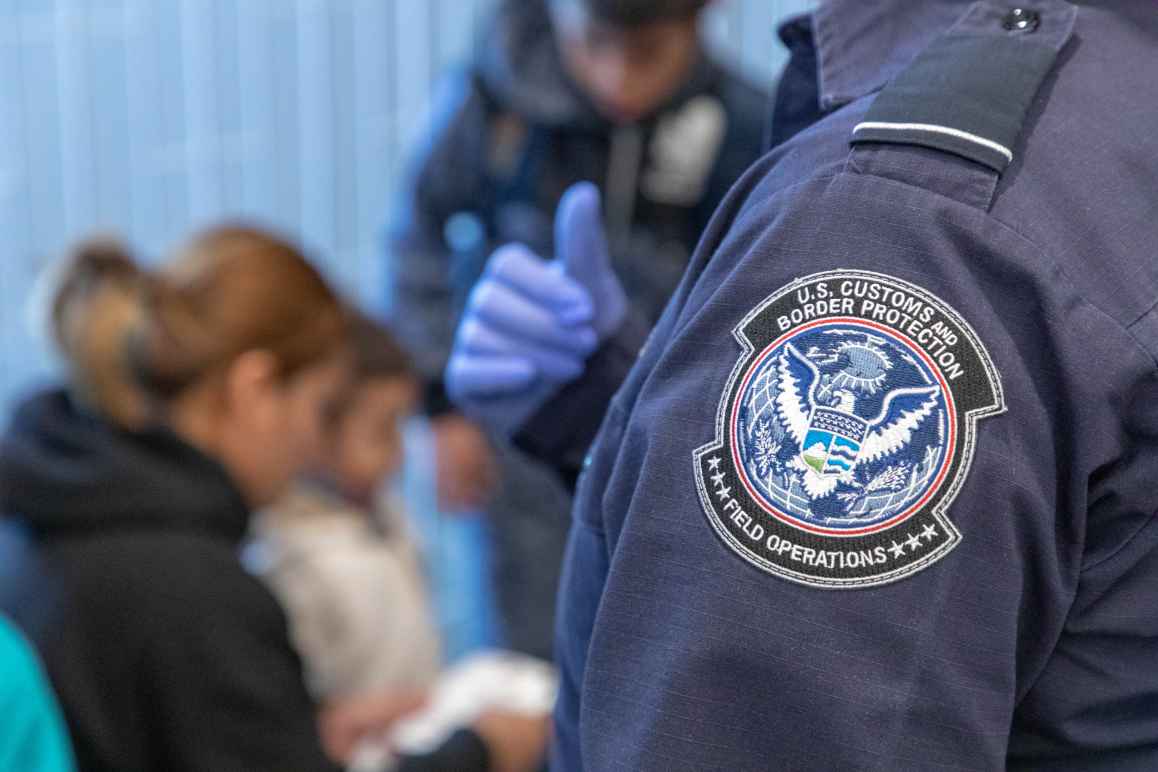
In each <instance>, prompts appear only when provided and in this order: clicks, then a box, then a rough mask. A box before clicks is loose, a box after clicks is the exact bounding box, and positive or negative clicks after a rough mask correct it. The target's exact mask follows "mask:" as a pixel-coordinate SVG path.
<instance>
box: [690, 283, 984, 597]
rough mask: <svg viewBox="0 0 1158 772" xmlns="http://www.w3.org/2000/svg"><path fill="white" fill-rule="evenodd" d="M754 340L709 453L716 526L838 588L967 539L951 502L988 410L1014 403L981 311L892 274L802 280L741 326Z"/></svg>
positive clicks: (880, 576) (888, 575) (771, 563)
mask: <svg viewBox="0 0 1158 772" xmlns="http://www.w3.org/2000/svg"><path fill="white" fill-rule="evenodd" d="M733 334H734V336H735V338H736V340H737V342H738V343H739V344H740V346H741V349H742V353H741V355H740V357H739V359H738V360H737V362H736V365H735V367H734V368H733V370H732V373H731V375H730V377H729V379H728V382H727V385H726V386H725V388H724V393H723V395H722V397H721V399H720V403H719V407H718V409H717V414H716V416H717V417H716V439H715V440H714V441H713V442H711V443H709V444H708V445H705V446H703V447H701V448H699V449H697V450H696V451H695V476H696V483H697V487H698V489H699V494H700V499H701V501H702V503H703V507H704V511H705V514H706V515H707V517H708V520H709V522H710V523H711V525H712V527H713V528H714V529H715V531H716V533H717V534H718V535H719V536H720V538H721V539H722V540H723V541H724V543H725V544H726V545H727V546H728V547H729V548H731V549H732V550H733V551H734V552H735V553H736V554H738V555H739V556H740V557H742V558H743V559H745V560H747V561H748V562H749V563H751V564H752V565H754V566H756V567H758V568H760V569H762V570H764V571H767V572H769V573H772V574H775V575H777V576H781V577H783V578H786V579H789V580H792V581H795V582H799V583H802V584H808V585H813V586H817V587H826V588H855V587H866V586H873V585H879V584H885V583H887V582H892V581H896V580H897V579H901V578H903V577H906V576H910V575H912V574H913V573H915V572H917V571H920V570H921V569H923V568H926V567H928V566H929V565H931V564H932V563H934V562H935V561H936V560H938V559H940V558H941V557H943V556H944V555H946V554H947V553H948V552H949V551H950V550H951V549H953V547H954V546H956V545H957V543H959V542H960V540H961V534H960V532H959V531H958V530H957V528H956V526H954V524H953V523H952V521H951V520H950V519H949V517H948V509H949V506H950V505H951V504H952V502H953V499H954V498H955V497H956V495H957V492H958V490H959V489H960V487H961V484H962V483H963V482H964V480H965V478H966V476H967V474H968V472H969V466H970V463H971V461H972V456H973V447H974V441H975V434H976V423H977V421H978V420H979V419H981V418H984V417H986V416H991V415H995V414H997V413H1000V412H1002V411H1004V410H1005V403H1004V397H1003V395H1002V391H1001V379H1000V376H999V374H998V372H997V370H996V368H995V367H994V366H993V362H992V360H991V359H990V357H989V354H988V352H987V351H986V350H985V348H984V346H983V345H982V344H981V342H980V340H979V339H978V338H977V335H976V333H975V332H974V331H973V329H972V328H971V327H970V326H969V324H968V323H967V322H966V321H965V320H964V319H963V318H962V317H961V316H960V315H959V314H958V313H957V312H956V311H955V310H954V309H952V308H950V307H949V306H948V305H947V304H946V303H944V302H943V301H941V300H940V299H939V298H937V297H936V296H934V295H932V294H931V293H929V292H927V291H925V290H924V289H922V288H921V287H918V286H916V285H914V284H911V283H909V282H906V281H902V280H900V279H897V278H894V277H891V276H887V275H884V274H880V273H873V272H867V271H854V270H845V271H829V272H825V273H819V274H814V275H812V276H808V277H805V278H802V279H798V280H797V281H795V282H793V283H792V284H790V285H789V286H787V287H784V288H782V289H780V290H778V291H777V292H776V293H774V294H773V295H771V296H770V297H768V298H767V299H765V300H764V302H762V303H761V304H760V305H759V306H757V307H756V308H754V309H753V310H752V311H751V312H749V313H748V314H747V316H745V317H744V319H743V320H742V321H741V322H740V324H739V325H737V326H736V328H735V330H734V331H733Z"/></svg>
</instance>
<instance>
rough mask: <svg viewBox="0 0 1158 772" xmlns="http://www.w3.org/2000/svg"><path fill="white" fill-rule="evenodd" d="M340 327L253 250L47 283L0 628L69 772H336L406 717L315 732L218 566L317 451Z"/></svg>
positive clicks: (118, 259)
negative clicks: (42, 699)
mask: <svg viewBox="0 0 1158 772" xmlns="http://www.w3.org/2000/svg"><path fill="white" fill-rule="evenodd" d="M347 323H348V314H347V311H346V309H345V308H344V306H343V304H342V303H341V302H340V301H339V299H338V298H337V296H336V295H335V294H334V292H333V291H332V290H331V289H330V287H329V286H328V285H327V284H326V282H325V281H324V280H323V279H322V277H321V276H320V275H319V273H318V272H317V271H316V270H315V269H314V268H313V267H312V266H311V265H310V264H309V263H308V262H307V261H306V260H305V259H304V258H303V257H302V256H301V254H300V253H299V252H298V251H297V250H296V249H295V248H294V247H293V246H291V245H290V244H287V243H286V242H284V241H281V240H279V239H277V238H274V237H272V236H270V235H268V234H265V233H262V232H260V231H257V230H253V229H249V228H241V227H227V228H218V229H214V230H211V231H208V232H207V233H204V234H201V235H200V236H198V237H197V238H195V239H194V240H193V241H192V242H191V243H190V244H188V245H187V246H186V247H185V248H184V249H182V250H181V251H180V252H179V253H178V254H177V255H176V257H175V258H173V259H172V260H169V261H167V262H166V263H164V264H163V266H162V267H161V268H160V269H158V270H146V269H145V268H143V267H142V266H140V265H139V264H138V263H137V262H136V261H134V260H133V259H132V257H131V256H130V255H128V254H127V253H126V252H125V250H124V249H123V248H121V247H120V246H119V245H116V244H111V243H104V242H101V243H90V244H86V245H84V246H82V247H81V248H79V249H78V250H77V252H76V253H75V254H74V255H73V257H72V258H71V259H70V260H69V261H68V263H67V264H66V265H65V266H64V269H63V271H62V272H61V276H60V277H59V282H58V286H57V288H56V292H55V295H54V298H53V304H52V324H53V332H54V334H55V338H56V340H57V342H58V344H59V347H60V349H61V352H62V353H63V355H64V357H65V360H66V362H67V365H68V371H69V372H68V382H67V383H66V384H63V385H62V386H60V387H57V388H53V389H49V390H46V391H44V392H42V393H39V394H36V395H34V396H33V397H31V398H30V399H29V400H28V401H27V402H26V403H24V404H23V405H22V406H21V407H20V408H19V409H18V411H17V412H16V414H15V417H14V419H13V422H12V425H11V427H10V428H9V429H8V431H7V433H6V434H5V435H4V437H3V440H2V442H0V514H2V517H0V554H2V555H3V563H2V564H0V565H2V567H3V569H4V570H3V571H0V609H3V610H4V611H5V612H7V613H8V614H9V616H10V617H11V618H12V619H13V620H14V621H15V622H16V623H17V624H18V625H19V626H20V627H21V628H22V630H23V632H24V633H25V634H26V635H27V636H28V637H29V638H30V639H31V640H32V641H33V643H34V644H35V646H36V648H37V649H38V651H39V653H40V655H41V657H42V659H43V660H44V663H45V665H46V669H47V671H48V674H49V677H50V679H51V680H52V683H53V686H54V687H55V690H56V693H57V696H58V698H59V700H60V702H61V705H62V707H63V709H64V714H65V717H66V719H67V721H68V724H69V729H70V730H71V735H72V739H73V745H74V750H75V752H76V757H77V762H78V765H79V767H80V768H81V769H84V770H118V771H119V772H136V771H141V772H144V771H145V770H174V771H175V772H179V771H181V770H255V771H261V770H288V769H293V770H303V771H305V770H309V771H310V772H337V770H339V769H341V763H342V762H344V761H345V759H344V758H343V756H342V753H341V751H342V749H343V748H344V746H345V745H346V744H347V743H348V740H345V739H343V740H342V741H341V742H336V741H334V740H333V738H335V737H337V738H347V737H355V736H357V735H359V734H362V733H365V732H368V731H373V730H375V729H380V728H381V727H383V726H385V725H388V724H389V723H390V722H392V721H393V720H394V719H396V718H397V717H398V716H399V715H400V714H401V713H403V712H405V711H406V710H407V709H413V707H414V700H413V699H412V698H411V697H410V696H409V695H401V696H399V695H393V694H392V695H381V696H380V697H379V698H378V699H376V700H375V701H373V702H363V703H361V704H360V705H359V706H358V710H357V711H353V712H351V711H332V710H330V709H327V710H325V711H324V712H323V711H320V710H319V707H318V705H317V704H316V703H315V701H314V700H313V699H312V698H311V697H310V695H309V693H308V691H307V689H306V686H305V682H304V678H303V673H302V667H301V662H300V660H299V657H298V655H297V653H296V651H295V649H294V647H293V646H292V645H291V642H290V637H289V633H288V630H287V625H286V620H285V615H284V613H283V611H282V608H281V606H280V605H279V604H278V602H277V601H276V599H275V598H274V597H273V595H272V594H271V593H270V592H269V591H268V590H267V589H266V588H265V586H264V585H263V584H262V583H261V582H260V581H259V580H258V579H256V578H254V577H252V576H250V575H249V574H248V573H247V572H246V571H245V569H244V568H243V566H242V564H241V560H240V558H239V555H238V544H239V542H240V541H241V539H242V537H243V536H244V535H245V533H246V532H247V530H248V527H249V521H250V518H251V514H252V512H254V511H255V510H256V509H259V508H261V507H264V506H268V505H269V504H271V503H272V502H273V501H275V500H277V499H278V498H280V497H281V496H282V495H283V494H284V493H285V491H286V489H287V488H288V486H289V484H290V483H291V482H292V481H293V480H294V479H295V478H296V476H297V475H299V474H300V473H301V472H302V471H303V469H304V468H305V466H306V465H307V462H309V461H310V460H311V459H312V458H313V454H314V453H315V452H316V448H317V446H318V442H319V437H320V434H321V429H322V425H323V417H324V414H325V412H326V410H327V409H328V407H329V406H331V405H333V404H334V401H335V400H336V399H337V398H338V397H339V396H340V392H341V388H342V385H343V384H344V382H345V373H346V348H347V343H346V341H347V334H346V328H347ZM351 727H352V728H353V729H351ZM320 729H321V730H324V731H325V736H326V738H327V742H325V743H324V742H323V736H322V732H321V731H320ZM514 731H517V732H519V733H521V732H523V728H522V727H521V726H516V727H514V728H513V729H512V728H509V727H508V726H507V725H504V724H502V723H501V722H499V723H497V724H496V723H492V724H489V725H488V726H486V727H485V728H484V727H481V726H480V727H479V728H478V731H477V732H467V733H463V734H461V735H459V736H457V737H456V738H452V741H451V742H450V743H448V744H447V745H446V746H444V747H443V748H441V749H439V750H438V751H436V752H435V754H434V755H433V756H430V757H428V758H425V759H411V760H407V761H406V762H405V763H404V764H403V765H402V769H406V768H407V766H408V765H409V766H410V767H411V768H417V769H442V770H457V769H462V768H467V767H469V766H470V765H478V764H480V763H486V762H487V761H489V762H490V763H491V764H492V768H495V769H500V768H501V767H499V766H496V763H497V762H501V761H502V760H503V759H504V758H505V757H503V756H501V755H499V754H498V753H496V752H493V751H491V750H490V745H489V743H494V744H495V746H496V747H502V748H506V747H508V745H507V744H504V743H503V742H495V740H494V737H495V736H500V737H501V735H502V734H503V733H504V732H514ZM327 748H328V749H329V750H330V751H331V753H327Z"/></svg>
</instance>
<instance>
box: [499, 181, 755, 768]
mask: <svg viewBox="0 0 1158 772" xmlns="http://www.w3.org/2000/svg"><path fill="white" fill-rule="evenodd" d="M741 202H742V196H740V195H734V196H731V197H729V198H728V199H726V200H725V201H724V203H723V204H722V205H721V207H720V210H719V211H717V212H716V214H715V215H714V216H713V217H712V220H711V222H710V223H709V224H708V228H707V229H706V230H705V232H704V235H703V237H702V238H701V240H700V244H699V246H698V247H697V249H696V252H695V254H694V255H693V256H692V260H691V262H690V263H689V265H688V269H687V271H685V273H684V276H683V279H682V280H681V281H680V285H679V287H677V288H676V291H675V293H674V294H673V295H672V297H671V299H670V300H669V301H668V304H667V306H666V307H665V308H664V311H663V314H662V315H661V316H660V319H659V321H658V322H657V323H656V325H655V327H654V328H653V329H652V330H651V332H650V333H646V331H645V329H644V328H643V326H642V324H641V323H640V322H638V320H636V321H629V323H628V326H627V328H625V329H626V331H625V334H624V336H623V338H622V339H621V340H620V341H619V342H617V343H614V344H613V345H614V347H615V348H612V349H609V350H606V351H602V350H601V351H600V352H598V354H597V356H598V357H599V359H598V360H597V361H596V363H595V364H594V365H593V366H589V368H588V371H587V372H585V373H584V376H583V378H582V379H581V380H580V382H579V384H578V385H577V386H576V389H579V390H584V392H585V395H586V396H585V398H581V400H580V401H581V403H582V404H583V405H585V406H586V409H587V411H588V412H587V413H586V414H582V413H581V414H577V415H575V416H574V419H575V420H570V421H557V422H556V424H557V425H556V426H555V428H554V429H552V428H551V423H550V421H548V420H546V416H548V415H549V411H547V410H544V411H542V412H541V413H540V414H539V416H537V417H536V418H537V419H539V418H540V417H542V420H536V421H534V422H532V425H533V426H534V427H537V428H541V430H542V431H543V436H544V437H550V436H555V435H554V434H551V432H552V431H553V432H555V433H558V432H560V428H559V427H563V429H564V432H563V434H562V435H561V436H563V437H565V436H566V432H567V431H571V432H575V433H576V434H577V435H578V436H579V437H580V439H579V440H578V441H576V442H573V443H572V444H570V445H568V444H567V443H566V442H565V441H562V442H559V443H558V444H556V445H554V446H553V450H552V449H547V450H546V452H547V453H548V454H549V457H550V458H551V459H552V461H553V462H554V463H555V465H556V469H558V470H559V471H560V472H561V473H562V474H563V475H564V476H567V475H573V476H572V477H570V479H571V480H572V481H574V482H575V485H576V499H575V504H574V506H573V508H572V523H571V530H570V533H569V535H568V542H567V549H566V553H565V554H564V558H563V570H562V576H561V578H560V584H559V599H558V604H557V611H556V615H555V620H556V622H555V661H556V665H557V666H558V668H559V679H560V683H559V697H558V699H557V700H556V702H555V711H554V716H553V728H554V731H553V732H552V738H551V748H550V758H551V768H552V769H553V770H561V771H562V772H572V771H574V772H581V771H582V770H583V769H584V768H585V767H584V764H583V760H582V753H581V747H580V746H581V743H580V714H581V712H582V696H583V682H584V677H585V673H586V669H587V653H588V648H589V646H590V643H591V637H592V634H593V631H594V628H595V624H596V617H597V615H598V612H599V605H600V601H601V597H602V594H603V592H604V589H605V584H606V580H607V572H608V570H609V567H610V563H609V557H610V550H609V545H608V542H607V535H606V533H605V530H604V519H603V511H602V503H601V501H602V494H601V491H600V486H601V485H602V484H603V482H604V481H605V480H606V478H607V475H608V474H609V473H610V472H611V469H610V468H607V467H603V468H600V467H599V466H595V468H591V465H589V464H588V463H587V461H588V456H587V455H586V454H587V453H588V447H589V446H590V447H591V448H592V451H591V455H590V459H591V461H593V462H594V464H596V465H599V464H606V463H607V459H608V458H609V456H608V454H607V453H606V452H603V453H596V452H595V451H594V449H595V448H601V449H605V448H614V447H617V445H618V443H619V441H620V439H621V437H622V432H623V428H624V424H625V422H626V421H627V418H628V416H629V414H630V412H631V409H632V406H633V404H634V401H635V399H636V397H637V396H638V393H639V387H640V382H641V377H642V374H644V373H647V372H649V371H650V369H651V368H652V367H653V366H654V365H655V362H656V361H657V360H658V358H659V357H660V355H661V353H662V351H663V342H664V341H665V340H667V339H668V338H669V337H670V336H671V335H672V334H674V332H675V330H676V325H677V322H678V319H679V316H680V313H681V312H682V311H683V310H684V308H685V306H686V304H687V302H688V298H689V296H690V293H691V290H692V288H693V287H694V286H695V283H696V281H697V280H698V279H699V277H700V275H701V274H702V272H703V271H704V269H705V267H706V266H707V264H708V260H709V258H710V256H711V255H712V254H713V253H714V252H715V250H716V249H718V248H719V245H720V241H721V239H722V238H723V237H724V235H725V234H726V233H727V230H728V227H729V224H730V222H731V221H732V218H734V217H735V215H736V211H737V209H738V207H739V206H740V204H741ZM629 320H630V317H629ZM632 330H634V331H632ZM645 336H646V340H645ZM633 338H634V340H633ZM625 341H631V342H628V343H625ZM635 341H640V342H635ZM604 348H605V349H607V348H608V347H607V346H605V347H604ZM616 350H618V353H614V352H615V351H616ZM629 352H630V355H629ZM604 357H605V358H606V359H604ZM601 363H602V364H601ZM601 367H603V368H605V369H603V370H602V371H601V370H600V368H601ZM592 382H595V383H600V382H601V383H602V386H598V385H596V386H592V385H591V383H592ZM600 395H601V396H602V399H603V400H604V401H603V402H600V401H599V398H600ZM561 396H562V395H561ZM562 401H563V400H562V399H561V398H556V399H555V400H553V401H552V402H551V403H550V404H551V405H557V409H558V410H561V411H566V410H567V409H568V408H566V407H565V406H563V405H562V404H561V403H562ZM605 406H608V407H605ZM564 414H566V413H564ZM585 425H595V426H598V427H599V428H598V432H597V434H596V436H595V438H594V440H592V441H588V440H586V439H583V438H582V434H583V427H584V426H585ZM521 436H522V437H523V438H524V440H529V439H530V438H531V437H533V434H532V432H528V431H524V434H523V435H521ZM539 442H540V443H542V442H543V440H539ZM538 447H539V448H540V450H544V445H539V446H538ZM546 447H547V448H551V446H549V445H547V446H546Z"/></svg>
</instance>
